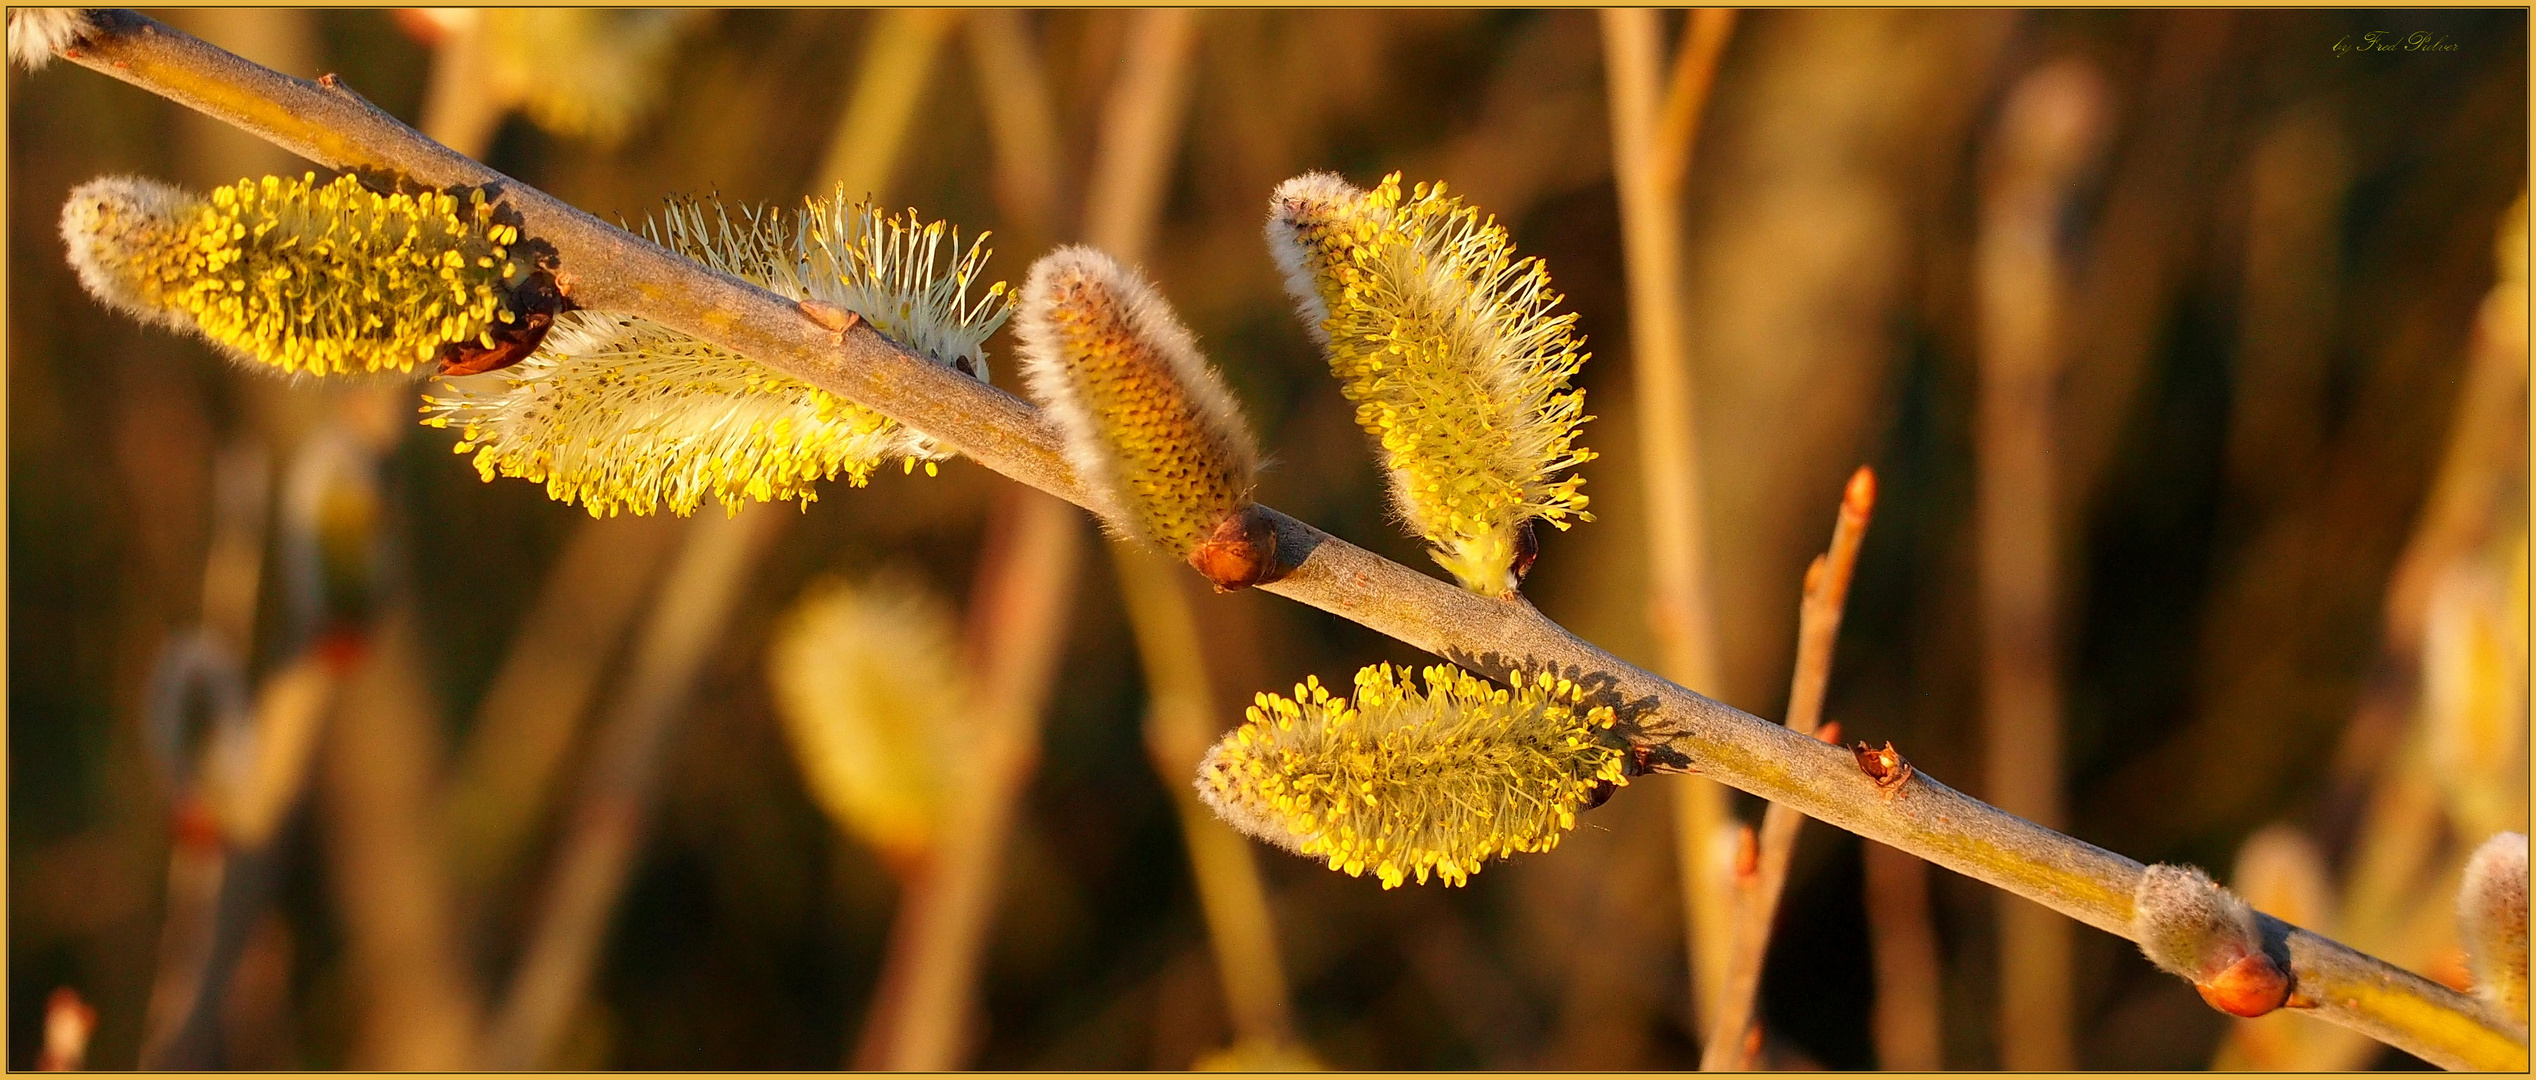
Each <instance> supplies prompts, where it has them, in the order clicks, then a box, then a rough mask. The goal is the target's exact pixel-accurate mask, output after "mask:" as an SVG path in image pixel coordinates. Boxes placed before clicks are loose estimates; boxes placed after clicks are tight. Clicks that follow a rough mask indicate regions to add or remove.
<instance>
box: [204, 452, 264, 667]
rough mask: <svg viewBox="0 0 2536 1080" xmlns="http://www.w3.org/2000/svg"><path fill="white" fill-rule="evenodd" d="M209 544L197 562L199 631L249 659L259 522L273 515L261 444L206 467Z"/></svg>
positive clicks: (260, 569) (260, 576)
mask: <svg viewBox="0 0 2536 1080" xmlns="http://www.w3.org/2000/svg"><path fill="white" fill-rule="evenodd" d="M211 476H212V479H211V484H212V492H211V504H212V521H211V543H210V545H209V550H208V551H207V553H206V554H205V556H204V559H203V618H202V623H203V629H204V630H205V631H207V632H209V633H210V634H211V635H212V637H213V638H214V639H216V640H218V641H219V642H220V643H221V645H222V646H224V647H226V648H227V649H228V650H229V655H231V656H236V657H246V656H250V655H253V653H252V647H253V646H254V644H255V601H256V595H257V593H258V591H259V590H260V589H261V588H262V587H263V584H264V523H265V520H266V519H267V518H268V517H269V516H270V515H271V514H272V512H273V468H272V459H271V455H269V454H267V453H265V450H264V445H263V444H262V443H261V442H257V441H253V440H248V441H244V442H240V443H237V444H235V445H232V446H229V447H226V448H224V449H222V450H221V451H220V456H219V457H218V458H217V459H216V460H214V461H213V463H212V473H211Z"/></svg>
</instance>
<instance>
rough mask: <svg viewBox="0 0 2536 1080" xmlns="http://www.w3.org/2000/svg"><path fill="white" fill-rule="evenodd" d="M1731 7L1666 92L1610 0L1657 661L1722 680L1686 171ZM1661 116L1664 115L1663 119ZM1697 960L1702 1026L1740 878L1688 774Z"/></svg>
mask: <svg viewBox="0 0 2536 1080" xmlns="http://www.w3.org/2000/svg"><path fill="white" fill-rule="evenodd" d="M1733 26H1734V20H1733V18H1732V17H1731V15H1728V16H1725V17H1719V16H1716V15H1710V16H1707V17H1705V18H1700V17H1694V18H1693V20H1692V21H1691V23H1690V26H1689V28H1688V38H1689V40H1688V41H1687V42H1686V43H1685V44H1684V46H1683V48H1682V56H1681V58H1680V59H1679V61H1678V62H1677V63H1676V65H1675V75H1674V78H1673V80H1672V81H1673V86H1674V89H1673V94H1672V100H1671V101H1670V102H1663V101H1659V98H1658V90H1657V86H1656V79H1657V76H1658V71H1659V69H1660V68H1661V66H1662V62H1663V59H1662V54H1663V51H1664V43H1663V41H1662V39H1661V36H1660V33H1659V31H1660V26H1659V22H1658V15H1657V13H1656V12H1654V11H1652V10H1647V9H1642V8H1610V9H1605V10H1604V12H1603V55H1604V68H1605V76H1604V81H1605V83H1606V85H1607V86H1608V87H1609V88H1610V97H1611V109H1610V112H1611V144H1612V175H1613V179H1614V180H1615V181H1616V182H1617V184H1618V186H1619V189H1620V218H1621V249H1622V253H1623V255H1624V256H1625V257H1626V259H1627V261H1628V266H1629V333H1630V349H1631V352H1632V354H1633V355H1632V362H1633V367H1632V369H1631V372H1632V375H1633V377H1634V378H1635V379H1636V380H1637V386H1636V391H1637V393H1636V401H1637V402H1638V407H1639V409H1640V410H1641V412H1640V415H1639V418H1638V453H1639V457H1640V458H1641V462H1642V463H1641V465H1640V467H1641V468H1642V469H1644V470H1645V475H1646V510H1645V513H1646V520H1647V566H1648V579H1649V580H1648V589H1647V621H1648V622H1649V623H1650V624H1651V625H1652V628H1653V629H1654V630H1655V635H1656V641H1657V647H1658V648H1659V649H1660V650H1661V653H1660V655H1661V656H1662V662H1661V667H1660V669H1661V670H1662V671H1663V672H1664V674H1666V675H1667V676H1669V677H1671V678H1673V679H1675V680H1676V681H1679V682H1684V683H1689V684H1691V685H1694V686H1714V685H1716V684H1717V681H1718V662H1717V628H1716V610H1715V598H1714V596H1713V595H1712V593H1711V591H1710V588H1709V584H1710V583H1709V580H1708V576H1709V571H1708V540H1707V537H1708V533H1707V517H1706V515H1705V514H1704V513H1703V512H1702V510H1703V507H1704V505H1705V504H1704V503H1703V501H1702V500H1703V499H1704V498H1705V495H1704V494H1703V486H1702V484H1701V481H1700V466H1699V426H1698V423H1697V416H1698V399H1697V395H1696V393H1695V387H1694V385H1693V380H1692V374H1691V363H1690V347H1689V336H1688V333H1687V331H1686V330H1685V328H1684V326H1683V322H1684V320H1683V299H1684V290H1683V266H1682V214H1681V203H1682V181H1683V178H1684V177H1685V175H1686V174H1687V171H1688V168H1689V161H1690V153H1691V143H1692V141H1693V140H1695V139H1696V138H1697V136H1698V127H1699V113H1700V105H1701V104H1702V103H1703V102H1705V100H1706V99H1707V96H1708V83H1709V81H1710V80H1711V79H1712V78H1713V77H1714V76H1715V75H1716V71H1717V57H1718V56H1719V54H1720V53H1722V52H1723V50H1724V48H1725V39H1726V35H1727V34H1729V33H1730V32H1731V31H1732V29H1733ZM1659 125H1661V126H1659ZM1671 787H1672V789H1673V798H1674V843H1675V850H1676V864H1677V869H1678V870H1679V872H1680V874H1681V881H1682V903H1683V909H1684V915H1685V918H1686V921H1687V923H1688V929H1689V932H1688V933H1687V934H1685V935H1684V937H1685V939H1686V942H1685V944H1686V947H1687V948H1688V950H1689V953H1690V964H1691V991H1692V992H1691V1015H1692V1022H1693V1024H1694V1025H1695V1026H1696V1029H1697V1030H1703V1031H1704V1030H1707V1026H1706V1025H1707V1024H1708V1023H1709V1021H1710V1018H1711V1017H1714V1016H1715V1015H1716V1014H1717V1000H1718V996H1719V994H1720V993H1721V992H1722V991H1723V989H1724V985H1725V979H1726V971H1727V959H1726V957H1727V952H1728V948H1729V945H1730V943H1731V942H1732V940H1733V934H1734V904H1735V891H1734V878H1733V876H1732V873H1731V871H1730V870H1729V866H1730V864H1729V862H1728V860H1727V859H1726V858H1725V857H1724V855H1725V853H1726V852H1729V851H1731V850H1733V849H1732V848H1730V847H1727V846H1725V844H1726V842H1727V838H1728V837H1730V836H1731V835H1732V829H1731V825H1732V823H1733V821H1734V811H1733V806H1732V803H1731V802H1730V801H1729V799H1728V796H1727V792H1726V789H1725V788H1724V787H1722V786H1720V785H1718V784H1715V783H1713V782H1711V781H1709V780H1706V779H1701V778H1697V777H1685V778H1683V779H1681V780H1678V781H1675V782H1674V783H1673V784H1672V785H1671Z"/></svg>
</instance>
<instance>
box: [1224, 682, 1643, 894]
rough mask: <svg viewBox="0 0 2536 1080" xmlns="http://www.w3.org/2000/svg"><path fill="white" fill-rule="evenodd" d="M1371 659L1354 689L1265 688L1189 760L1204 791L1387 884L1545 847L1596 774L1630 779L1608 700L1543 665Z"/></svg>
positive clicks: (1243, 818) (1236, 819) (1585, 800)
mask: <svg viewBox="0 0 2536 1080" xmlns="http://www.w3.org/2000/svg"><path fill="white" fill-rule="evenodd" d="M1422 675H1423V677H1424V680H1425V684H1426V688H1425V690H1424V692H1421V691H1420V690H1419V689H1418V687H1417V685H1416V684H1415V683H1414V682H1412V681H1411V679H1410V678H1409V673H1408V672H1407V671H1405V670H1401V669H1395V668H1393V667H1392V666H1391V665H1389V664H1377V665H1375V666H1373V667H1369V668H1365V669H1364V670H1362V671H1359V672H1357V673H1356V693H1355V696H1354V699H1353V700H1352V701H1351V700H1350V699H1348V698H1344V697H1338V696H1335V695H1332V694H1331V693H1330V692H1329V690H1328V689H1327V688H1326V687H1324V686H1322V685H1321V682H1320V680H1319V679H1317V678H1314V679H1309V680H1307V681H1306V682H1305V683H1303V684H1302V685H1299V686H1297V687H1295V693H1294V697H1292V698H1285V697H1280V696H1278V695H1275V694H1261V695H1259V696H1258V698H1257V700H1256V703H1255V704H1254V705H1252V707H1251V708H1250V709H1249V711H1248V713H1247V716H1246V721H1245V722H1244V723H1243V724H1242V726H1241V727H1239V728H1237V729H1235V730H1234V731H1233V733H1232V734H1230V735H1227V736H1226V737H1225V738H1224V740H1223V741H1221V742H1219V743H1217V744H1216V745H1215V747H1214V748H1213V749H1211V750H1209V751H1208V752H1207V755H1206V758H1205V760H1204V761H1202V762H1201V763H1200V764H1199V766H1198V780H1197V789H1198V795H1199V796H1200V797H1201V798H1203V799H1204V800H1205V801H1206V803H1207V805H1208V806H1210V807H1213V808H1214V810H1215V812H1216V814H1217V816H1219V817H1222V818H1223V819H1224V820H1225V821H1226V822H1228V823H1230V824H1232V825H1233V826H1234V827H1235V828H1238V829H1240V830H1241V831H1243V832H1245V833H1248V834H1250V835H1252V836H1254V837H1257V838H1259V839H1262V840H1266V841H1268V842H1270V843H1273V844H1276V845H1277V846H1279V847H1282V848H1285V849H1286V850H1289V851H1292V852H1295V853H1296V854H1299V855H1306V856H1311V857H1314V858H1318V859H1323V860H1325V861H1327V862H1328V864H1329V866H1330V868H1331V869H1333V870H1343V871H1346V872H1347V873H1348V874H1351V875H1362V874H1365V873H1369V872H1370V873H1372V874H1373V875H1374V876H1375V877H1377V878H1379V879H1380V880H1381V881H1382V884H1383V887H1384V888H1393V887H1396V886H1398V885H1400V884H1402V883H1403V882H1405V881H1407V880H1408V879H1410V878H1412V877H1414V878H1416V879H1417V881H1418V882H1420V883H1421V884H1423V883H1425V881H1426V880H1427V877H1428V876H1429V875H1430V874H1433V875H1435V876H1437V877H1440V878H1442V879H1443V880H1444V882H1445V883H1446V884H1449V885H1459V884H1463V883H1465V882H1467V881H1468V880H1469V879H1470V875H1471V874H1473V873H1476V872H1478V870H1479V868H1480V865H1481V864H1482V863H1484V862H1486V861H1487V860H1488V859H1490V858H1494V857H1498V856H1503V855H1510V854H1513V853H1515V852H1519V851H1548V850H1550V849H1551V848H1554V847H1557V846H1558V843H1559V839H1560V837H1561V836H1562V835H1563V834H1565V833H1566V831H1567V830H1569V829H1572V828H1574V827H1575V826H1576V815H1577V813H1578V812H1580V811H1582V810H1583V809H1585V808H1586V807H1587V806H1589V805H1591V804H1592V803H1593V801H1594V796H1595V794H1596V793H1597V792H1598V791H1599V790H1602V789H1603V786H1604V785H1613V786H1618V785H1622V784H1626V783H1627V782H1628V780H1627V778H1626V776H1625V773H1624V765H1625V762H1626V761H1627V759H1628V752H1627V751H1626V750H1625V749H1623V747H1622V743H1621V741H1620V740H1619V739H1618V738H1617V737H1616V736H1615V735H1614V734H1613V733H1612V724H1613V714H1612V711H1611V710H1610V709H1609V708H1608V707H1605V706H1599V705H1597V706H1590V707H1589V706H1587V705H1585V704H1584V692H1583V690H1582V688H1580V687H1578V686H1577V685H1576V684H1574V683H1572V682H1569V681H1567V680H1565V679H1560V678H1557V677H1555V676H1552V675H1550V674H1548V673H1542V674H1540V675H1537V676H1534V677H1532V678H1531V679H1529V680H1527V679H1526V678H1525V677H1524V676H1523V675H1522V674H1521V673H1520V672H1518V673H1516V674H1515V675H1513V676H1511V677H1510V680H1509V681H1510V682H1512V684H1513V688H1512V689H1501V688H1499V687H1497V686H1495V685H1492V684H1490V683H1489V682H1488V681H1487V680H1485V679H1481V678H1480V677H1478V676H1476V675H1472V674H1471V673H1469V672H1467V671H1463V670H1461V669H1459V668H1454V667H1447V666H1442V665H1438V666H1435V667H1430V668H1427V669H1425V670H1424V671H1423V672H1422Z"/></svg>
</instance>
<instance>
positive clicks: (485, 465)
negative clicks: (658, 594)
mask: <svg viewBox="0 0 2536 1080" xmlns="http://www.w3.org/2000/svg"><path fill="white" fill-rule="evenodd" d="M653 231H654V233H655V234H656V235H657V236H658V237H659V238H660V239H661V240H662V242H663V243H664V244H666V245H668V246H669V247H671V248H672V249H674V250H677V251H680V252H682V253H684V254H686V255H688V256H690V257H692V258H695V259H697V260H698V261H701V262H704V263H706V264H707V265H710V266H712V267H713V268H715V269H717V270H721V271H723V272H725V273H729V274H732V275H734V276H736V277H740V278H743V279H746V280H748V281H751V282H755V283H756V284H759V285H762V286H764V287H766V288H768V289H771V290H773V291H775V292H777V293H780V294H782V295H785V296H789V297H792V298H794V299H806V300H816V301H819V302H821V303H825V304H829V305H832V306H836V307H841V308H844V309H846V310H848V311H852V312H855V313H856V314H858V315H860V316H862V317H863V319H864V320H865V321H866V322H868V323H870V324H871V325H872V327H873V328H874V329H876V330H878V331H879V332H881V333H882V334H884V335H886V336H888V337H890V338H891V339H893V340H896V341H898V342H900V343H901V344H904V345H907V346H909V347H910V348H911V349H913V350H914V351H916V352H917V353H918V354H919V355H921V356H924V357H926V358H927V359H930V360H932V361H934V362H935V363H939V364H941V365H943V366H945V367H949V368H952V369H954V370H958V371H961V372H963V373H966V374H970V375H973V376H975V377H977V378H980V379H983V378H985V374H986V352H985V341H986V338H987V337H988V335H990V334H993V333H994V332H995V329H996V327H998V326H1001V325H1002V324H1003V321H1004V319H1005V317H1006V315H1007V314H1008V313H1009V311H1010V304H1009V302H1008V301H1007V300H1006V292H1005V288H1004V286H1003V284H1002V283H1000V282H998V283H996V284H995V285H993V286H991V287H989V288H988V289H986V290H985V291H984V293H983V294H981V295H971V290H970V287H971V286H972V285H973V284H974V283H975V281H976V280H977V278H978V277H979V275H980V274H981V273H982V271H983V269H984V266H985V261H986V256H987V253H986V249H985V247H984V241H985V237H984V236H980V237H979V238H978V240H977V242H975V243H972V244H970V245H969V246H968V247H967V248H966V249H962V248H961V246H960V241H959V237H958V235H957V234H956V233H951V234H949V235H948V236H947V237H946V230H945V228H944V226H943V225H942V224H941V223H940V222H934V223H931V224H926V223H924V222H921V221H919V220H918V219H917V218H916V216H915V213H914V212H913V211H909V212H908V213H906V214H905V215H903V216H900V217H894V218H893V217H886V216H884V215H883V214H881V213H880V212H879V211H878V210H877V209H875V208H873V207H870V206H868V205H859V204H853V203H848V202H846V201H845V200H844V199H843V197H842V195H839V196H838V197H836V198H833V199H830V200H827V201H821V202H812V203H810V204H808V205H807V206H806V207H805V209H803V210H802V211H801V212H800V213H798V214H794V215H785V214H781V213H777V212H773V211H764V212H752V213H745V214H742V215H740V216H739V217H737V218H734V217H732V216H730V215H728V214H725V213H722V212H721V211H720V210H719V209H709V208H708V207H706V206H704V205H702V204H696V203H682V204H677V205H673V206H672V207H671V209H670V211H669V213H668V215H667V216H666V219H665V220H664V221H663V222H661V223H659V224H658V225H656V226H655V228H654V230H653ZM946 239H947V240H948V242H949V246H950V254H951V257H950V258H949V259H947V260H946V259H944V258H942V256H941V250H942V247H943V244H944V242H945V240H946ZM441 385H442V386H443V387H445V388H446V392H445V393H441V394H434V395H429V396H426V397H425V398H424V406H423V411H424V413H425V414H426V418H425V419H424V421H423V422H424V423H425V424H427V425H430V426H434V427H455V428H457V429H458V430H459V432H460V439H459V442H458V445H457V450H458V452H460V453H469V452H472V453H473V454H474V455H475V466H476V471H477V472H478V473H480V474H482V475H483V476H484V478H485V479H486V480H491V479H493V478H495V477H497V476H508V477H517V478H521V479H526V480H530V481H532V482H537V483H542V484H544V485H546V491H547V494H548V495H550V496H552V497H553V498H554V499H556V500H557V501H560V502H565V503H577V504H579V505H581V506H583V507H584V508H586V509H587V510H589V512H590V513H591V515H592V516H607V515H611V514H615V513H619V512H629V513H635V514H650V513H653V512H655V511H657V510H659V509H660V508H662V507H666V508H667V509H668V510H669V511H670V512H672V513H676V514H688V513H692V512H694V511H695V510H696V508H697V507H699V506H701V505H702V504H703V503H704V502H705V501H706V500H708V499H710V500H714V501H717V502H719V503H720V504H721V505H722V507H723V508H724V509H725V510H726V511H730V512H734V513H736V512H737V511H738V510H739V508H740V507H741V506H742V505H745V504H746V503H747V502H749V501H751V500H756V501H761V502H781V501H795V502H800V503H803V504H808V503H810V502H812V501H815V500H816V499H817V498H818V490H817V485H818V484H819V483H820V482H822V481H830V480H837V479H840V478H842V479H843V480H845V481H846V482H847V483H848V484H850V485H854V486H861V485H862V484H863V483H865V482H866V481H867V480H868V479H869V478H870V476H871V474H872V473H873V471H874V470H876V469H878V468H880V467H881V466H882V465H884V464H886V463H889V462H892V461H896V462H900V463H902V464H904V465H905V466H906V467H908V468H910V469H912V468H913V467H914V465H915V464H916V463H917V462H923V463H925V469H926V471H927V472H928V473H930V472H932V471H933V468H934V466H933V463H934V462H936V461H940V460H943V459H945V458H947V457H949V456H950V452H949V451H948V450H946V449H944V448H942V447H941V446H939V445H937V444H936V443H935V442H934V441H933V440H932V439H930V438H928V437H926V436H925V435H924V434H923V433H922V432H919V431H916V430H914V429H911V428H908V427H905V426H904V425H901V424H899V423H898V422H896V421H894V420H891V419H889V418H888V417H885V416H882V415H881V414H880V413H878V412H875V411H873V410H871V409H868V408H865V407H863V406H862V405H859V404H856V403H854V402H851V401H847V400H845V399H843V398H840V397H837V396H836V395H833V394H830V393H828V392H827V391H824V390H821V389H819V388H817V387H814V386H811V385H810V384H808V383H805V382H802V381H801V380H799V379H795V378H792V377H790V376H787V375H783V374H780V373H778V372H776V371H775V370H774V369H772V368H769V367H766V366H765V365H763V364H760V363H758V362H756V361H754V360H751V359H749V358H747V357H744V356H741V355H740V354H738V353H734V352H731V351H730V350H728V349H724V348H721V347H720V346H717V345H713V344H710V343H708V342H705V341H703V340H700V339H698V338H694V337H690V336H688V335H686V334H683V333H680V332H678V331H675V330H672V329H669V328H668V327H665V326H662V325H660V324H658V323H654V322H651V321H649V320H645V319H638V318H633V317H630V316H624V315H618V314H612V313H608V312H567V313H565V314H564V315H563V316H561V317H559V318H557V320H556V322H555V327H554V329H553V331H552V332H550V333H549V334H548V335H547V337H546V342H545V345H544V346H543V347H542V348H540V349H539V350H538V351H537V352H536V354H534V355H532V356H530V357H529V358H528V359H527V360H525V361H523V362H521V363H519V364H517V365H514V366H512V367H509V368H504V369H502V370H500V371H495V372H490V373H487V374H484V375H476V376H469V377H466V378H459V379H448V380H444V381H443V382H442V383H441Z"/></svg>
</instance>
